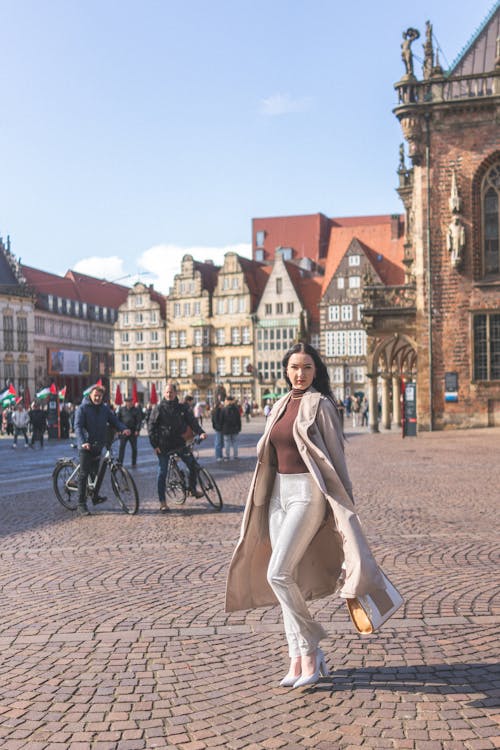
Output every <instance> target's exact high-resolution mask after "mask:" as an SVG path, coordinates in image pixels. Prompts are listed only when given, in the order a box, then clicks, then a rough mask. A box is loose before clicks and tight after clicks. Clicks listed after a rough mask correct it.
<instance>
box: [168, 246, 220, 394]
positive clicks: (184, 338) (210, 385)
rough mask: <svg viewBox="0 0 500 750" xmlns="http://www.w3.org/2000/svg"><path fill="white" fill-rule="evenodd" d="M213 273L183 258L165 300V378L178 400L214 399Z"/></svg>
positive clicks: (212, 268)
mask: <svg viewBox="0 0 500 750" xmlns="http://www.w3.org/2000/svg"><path fill="white" fill-rule="evenodd" d="M217 271H218V267H217V266H215V265H214V264H213V263H211V262H208V261H207V262H205V263H201V262H199V261H196V260H194V258H193V257H192V256H191V255H185V256H184V257H183V259H182V261H181V271H180V273H178V274H176V276H175V278H174V284H173V286H172V287H171V288H170V291H169V295H168V297H167V314H166V320H167V331H166V335H167V349H166V374H167V377H168V378H170V379H172V380H174V381H175V382H176V383H177V387H178V390H179V396H180V398H182V397H184V396H186V395H188V394H189V395H192V396H194V398H195V399H196V400H197V401H210V400H211V399H212V398H213V395H214V370H213V363H212V359H211V351H212V348H211V342H212V319H211V318H212V295H213V292H214V288H215V285H216V282H217Z"/></svg>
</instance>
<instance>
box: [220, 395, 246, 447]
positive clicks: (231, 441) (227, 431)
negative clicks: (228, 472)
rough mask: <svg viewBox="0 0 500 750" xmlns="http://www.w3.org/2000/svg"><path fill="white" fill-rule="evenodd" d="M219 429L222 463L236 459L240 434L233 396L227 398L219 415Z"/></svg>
mask: <svg viewBox="0 0 500 750" xmlns="http://www.w3.org/2000/svg"><path fill="white" fill-rule="evenodd" d="M220 422H221V428H222V435H223V438H224V461H229V459H230V458H231V449H232V452H233V459H236V458H238V435H239V434H240V432H241V414H240V410H239V408H238V406H237V405H236V402H235V399H234V396H228V397H227V398H226V401H225V402H224V407H223V409H222V413H221V420H220Z"/></svg>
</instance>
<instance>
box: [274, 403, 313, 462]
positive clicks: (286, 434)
mask: <svg viewBox="0 0 500 750" xmlns="http://www.w3.org/2000/svg"><path fill="white" fill-rule="evenodd" d="M304 393H305V391H299V390H298V389H296V388H294V389H292V395H291V396H290V399H289V401H288V404H287V405H286V409H285V411H284V412H283V414H282V415H281V417H280V418H279V419H278V421H277V422H276V424H275V425H273V427H272V428H271V433H270V435H269V440H270V441H271V444H272V445H273V447H274V449H275V451H276V456H277V459H278V472H279V473H280V474H306V473H307V472H308V471H309V470H308V468H307V466H306V465H305V463H304V462H303V460H302V458H301V456H300V453H299V450H298V448H297V444H296V443H295V440H294V438H293V433H292V429H293V423H294V422H295V418H296V416H297V413H298V411H299V406H300V401H301V398H302V396H303V395H304Z"/></svg>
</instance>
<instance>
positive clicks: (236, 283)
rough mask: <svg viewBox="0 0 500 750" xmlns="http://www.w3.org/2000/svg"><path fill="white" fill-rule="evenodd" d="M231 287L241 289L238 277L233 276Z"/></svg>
mask: <svg viewBox="0 0 500 750" xmlns="http://www.w3.org/2000/svg"><path fill="white" fill-rule="evenodd" d="M231 287H232V288H233V289H239V288H240V280H239V278H238V277H237V276H233V280H232V284H231Z"/></svg>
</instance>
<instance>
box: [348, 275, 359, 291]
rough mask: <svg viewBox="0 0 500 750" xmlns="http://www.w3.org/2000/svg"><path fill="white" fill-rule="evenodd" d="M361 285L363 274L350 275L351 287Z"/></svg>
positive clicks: (355, 287)
mask: <svg viewBox="0 0 500 750" xmlns="http://www.w3.org/2000/svg"><path fill="white" fill-rule="evenodd" d="M360 286H361V276H349V289H359V287H360Z"/></svg>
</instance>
